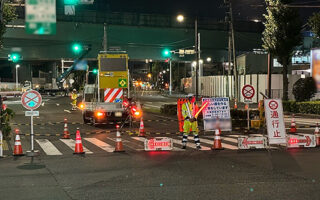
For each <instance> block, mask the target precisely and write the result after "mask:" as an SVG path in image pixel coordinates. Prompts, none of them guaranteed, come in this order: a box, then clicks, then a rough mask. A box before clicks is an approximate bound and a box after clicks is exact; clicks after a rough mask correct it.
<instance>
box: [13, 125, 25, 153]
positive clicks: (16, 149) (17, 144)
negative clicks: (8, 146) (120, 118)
mask: <svg viewBox="0 0 320 200" xmlns="http://www.w3.org/2000/svg"><path fill="white" fill-rule="evenodd" d="M13 155H14V156H23V155H24V154H23V151H22V146H21V140H20V135H19V130H18V129H17V130H16V138H15V141H14V150H13Z"/></svg>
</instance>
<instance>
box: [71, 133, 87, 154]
mask: <svg viewBox="0 0 320 200" xmlns="http://www.w3.org/2000/svg"><path fill="white" fill-rule="evenodd" d="M84 153H85V152H84V151H83V146H82V140H81V135H80V130H79V128H77V132H76V145H75V148H74V153H73V154H84Z"/></svg>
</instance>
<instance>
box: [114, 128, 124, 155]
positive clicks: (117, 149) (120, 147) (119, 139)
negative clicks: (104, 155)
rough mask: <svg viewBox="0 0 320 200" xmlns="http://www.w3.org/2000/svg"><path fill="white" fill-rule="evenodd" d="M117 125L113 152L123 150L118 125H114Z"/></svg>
mask: <svg viewBox="0 0 320 200" xmlns="http://www.w3.org/2000/svg"><path fill="white" fill-rule="evenodd" d="M116 127H117V136H116V137H117V138H116V148H115V149H114V151H113V152H124V149H123V144H122V139H121V133H120V131H119V127H120V126H119V125H117V126H116Z"/></svg>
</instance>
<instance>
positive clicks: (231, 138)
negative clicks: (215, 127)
mask: <svg viewBox="0 0 320 200" xmlns="http://www.w3.org/2000/svg"><path fill="white" fill-rule="evenodd" d="M238 137H239V135H226V136H222V137H221V138H222V146H223V148H224V149H225V150H238ZM115 139H116V138H114V137H108V136H106V137H102V138H101V137H99V138H95V137H84V138H82V143H83V150H84V152H85V153H86V154H94V153H101V152H105V153H112V152H113V151H114V149H115V145H116V142H115ZM213 140H214V136H201V137H200V142H201V147H202V148H201V151H210V150H211V147H212V146H213ZM172 141H173V149H172V151H177V152H182V151H188V150H195V149H196V145H195V142H194V138H193V137H192V136H189V137H188V143H187V149H186V150H184V149H182V137H181V136H173V137H172ZM144 142H145V138H142V137H126V138H125V139H123V145H124V148H125V149H126V150H129V149H130V150H135V151H143V150H144ZM26 143H27V142H26ZM26 143H24V145H26ZM35 144H36V148H37V149H39V150H41V152H42V154H43V155H48V156H61V155H69V154H72V153H71V152H73V151H74V149H75V140H73V139H58V138H55V137H49V138H42V139H39V138H37V139H35ZM37 145H38V146H37ZM271 148H272V149H276V148H278V147H271Z"/></svg>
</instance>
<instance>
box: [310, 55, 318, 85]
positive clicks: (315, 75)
mask: <svg viewBox="0 0 320 200" xmlns="http://www.w3.org/2000/svg"><path fill="white" fill-rule="evenodd" d="M311 70H312V77H313V79H314V81H315V82H316V86H317V89H318V91H320V49H313V50H311Z"/></svg>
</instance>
